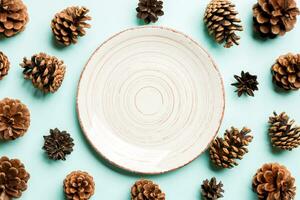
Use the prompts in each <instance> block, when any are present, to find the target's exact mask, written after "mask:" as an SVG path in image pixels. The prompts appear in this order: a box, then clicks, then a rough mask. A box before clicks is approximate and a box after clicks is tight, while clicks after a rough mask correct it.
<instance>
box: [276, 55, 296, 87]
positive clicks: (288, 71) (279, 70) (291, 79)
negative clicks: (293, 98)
mask: <svg viewBox="0 0 300 200" xmlns="http://www.w3.org/2000/svg"><path fill="white" fill-rule="evenodd" d="M272 74H273V81H274V82H275V83H276V84H277V85H278V86H279V87H281V88H283V89H285V90H298V89H299V88H300V54H291V53H288V54H286V55H282V56H280V57H279V58H278V59H277V60H276V63H275V64H274V65H273V66H272Z"/></svg>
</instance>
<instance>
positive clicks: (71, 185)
mask: <svg viewBox="0 0 300 200" xmlns="http://www.w3.org/2000/svg"><path fill="white" fill-rule="evenodd" d="M64 191H65V195H66V197H67V199H68V200H88V199H90V198H91V196H93V194H94V192H95V183H94V179H93V177H92V176H90V175H89V174H88V173H87V172H83V171H73V172H71V173H70V174H69V175H68V176H67V177H66V178H65V180H64Z"/></svg>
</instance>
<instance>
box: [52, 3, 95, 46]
mask: <svg viewBox="0 0 300 200" xmlns="http://www.w3.org/2000/svg"><path fill="white" fill-rule="evenodd" d="M88 12H89V9H87V8H85V7H79V6H73V7H68V8H66V9H64V10H62V11H61V12H59V13H57V14H56V15H55V16H54V18H53V20H52V22H51V28H52V32H53V34H54V36H55V38H56V40H57V41H58V42H59V43H61V44H63V45H65V46H69V45H71V44H75V43H77V40H78V37H81V36H84V35H85V33H86V32H85V29H86V28H90V27H91V26H90V25H89V24H87V23H86V21H88V20H91V19H92V18H91V17H90V16H88V15H87V13H88Z"/></svg>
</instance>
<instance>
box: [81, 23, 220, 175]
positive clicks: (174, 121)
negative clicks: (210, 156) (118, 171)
mask: <svg viewBox="0 0 300 200" xmlns="http://www.w3.org/2000/svg"><path fill="white" fill-rule="evenodd" d="M224 101H225V100H224V88H223V83H222V78H221V76H220V73H219V71H218V69H217V67H216V65H215V64H214V62H213V60H212V59H211V57H210V56H209V55H208V53H207V52H206V51H205V50H203V48H201V46H200V45H198V44H197V43H196V42H195V41H193V40H192V39H191V38H189V37H188V36H186V35H184V34H182V33H180V32H177V31H174V30H171V29H168V28H162V27H149V26H148V27H139V28H133V29H128V30H126V31H123V32H121V33H118V34H117V35H115V36H113V37H111V38H110V39H109V40H107V41H106V42H104V43H103V44H102V45H101V46H100V47H99V48H98V49H97V50H96V51H95V52H94V53H93V55H92V56H91V58H90V59H89V61H88V63H87V65H86V67H85V68H84V70H83V72H82V75H81V79H80V82H79V86H78V94H77V112H78V117H79V121H80V125H81V128H82V130H83V132H84V134H85V136H86V137H87V139H88V141H89V142H90V143H91V145H92V146H93V147H94V148H95V150H96V151H97V152H98V153H99V154H101V156H103V157H104V158H105V159H106V160H108V161H109V162H110V163H112V164H114V165H116V166H118V167H120V168H123V169H125V170H129V171H132V172H137V173H143V174H160V173H164V172H168V171H171V170H175V169H178V168H179V167H182V166H184V165H186V164H188V163H190V162H191V161H193V160H194V159H195V158H197V157H198V156H199V155H200V154H201V153H202V152H204V151H205V150H206V148H207V147H208V145H209V144H210V142H211V141H212V139H213V138H214V137H215V135H216V133H217V131H218V129H219V127H220V124H221V121H222V118H223V112H224V104H225V103H224Z"/></svg>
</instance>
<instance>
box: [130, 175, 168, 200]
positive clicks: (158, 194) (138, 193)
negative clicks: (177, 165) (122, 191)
mask: <svg viewBox="0 0 300 200" xmlns="http://www.w3.org/2000/svg"><path fill="white" fill-rule="evenodd" d="M165 196H166V195H165V193H163V192H162V191H161V189H160V188H159V186H158V185H157V184H155V183H153V182H152V181H150V180H145V179H141V180H138V181H137V182H135V184H134V185H133V186H132V187H131V200H165V198H166V197H165Z"/></svg>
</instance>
